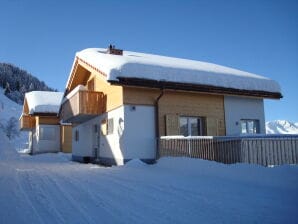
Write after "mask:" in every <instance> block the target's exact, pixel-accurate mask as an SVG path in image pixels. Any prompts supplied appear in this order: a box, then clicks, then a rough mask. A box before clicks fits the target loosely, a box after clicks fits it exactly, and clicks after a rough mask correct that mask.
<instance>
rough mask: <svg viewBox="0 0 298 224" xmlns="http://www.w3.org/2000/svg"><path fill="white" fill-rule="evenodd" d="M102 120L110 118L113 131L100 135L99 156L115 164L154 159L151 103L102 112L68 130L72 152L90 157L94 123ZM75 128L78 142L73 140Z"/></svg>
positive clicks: (152, 109) (92, 146) (75, 154)
mask: <svg viewBox="0 0 298 224" xmlns="http://www.w3.org/2000/svg"><path fill="white" fill-rule="evenodd" d="M104 119H113V133H111V134H108V135H103V134H102V133H101V134H100V139H99V145H100V148H99V158H101V159H112V160H114V161H115V162H116V164H117V165H122V164H123V163H124V160H127V159H133V158H140V159H154V158H155V147H156V146H155V121H154V107H152V106H134V107H132V106H129V105H125V106H121V107H119V108H117V109H115V110H113V111H110V112H108V113H106V114H104V115H101V116H98V117H96V118H94V119H92V120H90V121H88V122H85V123H83V124H81V125H78V126H76V127H73V129H72V132H73V133H72V135H73V140H72V154H73V155H74V156H79V157H93V155H94V154H93V148H94V137H93V135H94V133H93V131H94V125H95V124H98V127H99V130H101V127H100V124H101V121H103V120H104ZM76 130H79V141H75V140H74V139H75V132H76Z"/></svg>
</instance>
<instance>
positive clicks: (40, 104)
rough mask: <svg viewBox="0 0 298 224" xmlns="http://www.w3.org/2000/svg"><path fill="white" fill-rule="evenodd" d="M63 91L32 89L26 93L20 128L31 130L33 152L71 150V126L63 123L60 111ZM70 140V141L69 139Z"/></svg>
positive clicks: (31, 148)
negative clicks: (61, 122)
mask: <svg viewBox="0 0 298 224" xmlns="http://www.w3.org/2000/svg"><path fill="white" fill-rule="evenodd" d="M62 97H63V93H61V92H45V91H32V92H29V93H26V94H25V99H24V105H23V112H22V115H21V117H20V130H22V131H29V149H30V152H31V153H32V154H36V153H43V152H58V151H60V149H61V151H63V152H71V126H69V125H61V124H60V122H59V117H58V111H59V107H60V104H61V100H62ZM68 140H70V141H68Z"/></svg>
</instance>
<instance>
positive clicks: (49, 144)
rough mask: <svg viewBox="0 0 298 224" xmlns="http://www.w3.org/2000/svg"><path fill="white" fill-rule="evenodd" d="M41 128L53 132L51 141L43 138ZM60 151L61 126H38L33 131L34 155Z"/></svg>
mask: <svg viewBox="0 0 298 224" xmlns="http://www.w3.org/2000/svg"><path fill="white" fill-rule="evenodd" d="M41 128H49V129H51V130H52V131H53V132H52V133H53V135H52V139H51V140H44V139H42V138H41ZM59 151H60V126H59V125H43V124H42V125H38V126H36V131H33V154H35V153H44V152H59Z"/></svg>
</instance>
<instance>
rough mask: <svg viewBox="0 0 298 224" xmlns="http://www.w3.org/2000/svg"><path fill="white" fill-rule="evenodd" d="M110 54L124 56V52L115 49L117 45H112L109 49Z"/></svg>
mask: <svg viewBox="0 0 298 224" xmlns="http://www.w3.org/2000/svg"><path fill="white" fill-rule="evenodd" d="M107 53H108V54H115V55H123V50H121V49H117V48H115V45H112V44H110V45H109V47H108V49H107Z"/></svg>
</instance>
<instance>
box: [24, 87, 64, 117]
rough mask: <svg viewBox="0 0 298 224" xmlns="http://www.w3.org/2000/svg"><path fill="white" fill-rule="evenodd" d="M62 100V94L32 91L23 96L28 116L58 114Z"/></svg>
mask: <svg viewBox="0 0 298 224" xmlns="http://www.w3.org/2000/svg"><path fill="white" fill-rule="evenodd" d="M62 98H63V93H62V92H48V91H32V92H29V93H26V94H25V99H26V101H27V104H28V108H29V114H34V113H58V112H59V107H60V104H61V100H62Z"/></svg>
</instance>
